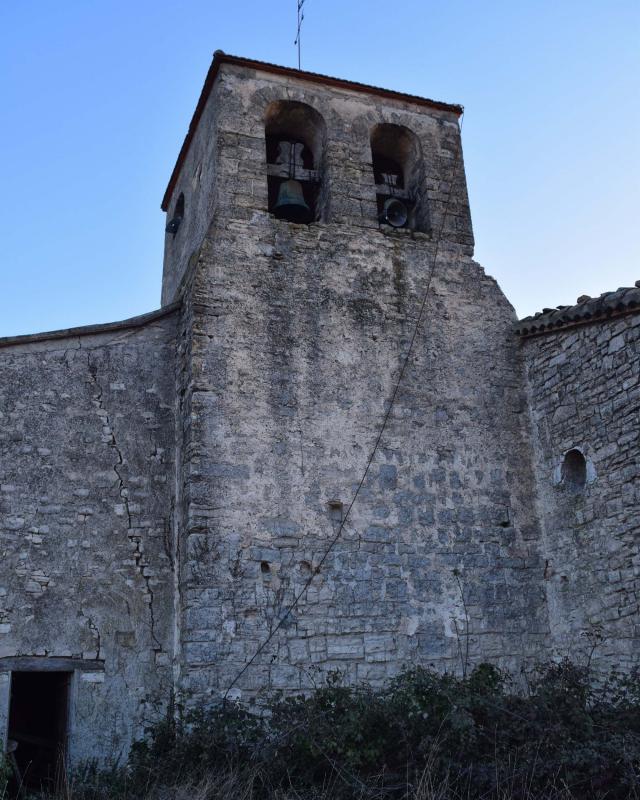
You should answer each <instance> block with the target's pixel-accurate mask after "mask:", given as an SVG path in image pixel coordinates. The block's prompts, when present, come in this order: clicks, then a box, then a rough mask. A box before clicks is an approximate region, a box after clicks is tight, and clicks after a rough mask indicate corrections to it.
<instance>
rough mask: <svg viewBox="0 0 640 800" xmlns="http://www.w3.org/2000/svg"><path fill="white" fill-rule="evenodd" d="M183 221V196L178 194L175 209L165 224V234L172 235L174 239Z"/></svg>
mask: <svg viewBox="0 0 640 800" xmlns="http://www.w3.org/2000/svg"><path fill="white" fill-rule="evenodd" d="M183 219H184V194H183V193H182V192H180V195H179V196H178V199H177V200H176V204H175V207H174V209H173V215H172V217H171V219H170V220H169V222H168V223H167V227H166V228H165V230H166V231H167V233H170V234H172V235H173V236H174V237H175V235H176V233H177V232H178V228H179V227H180V223H181V222H182V220H183Z"/></svg>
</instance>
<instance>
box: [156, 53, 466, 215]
mask: <svg viewBox="0 0 640 800" xmlns="http://www.w3.org/2000/svg"><path fill="white" fill-rule="evenodd" d="M222 64H233V65H235V66H240V67H246V68H247V69H255V70H259V71H260V72H269V73H271V74H273V75H287V76H289V77H295V78H300V79H302V80H305V81H307V82H309V83H320V84H323V85H325V86H333V87H335V88H339V89H348V90H350V91H354V92H362V93H364V94H374V95H378V96H379V97H385V98H388V99H394V100H402V101H404V102H409V103H414V104H416V105H422V106H427V107H428V108H434V109H437V110H438V111H447V112H449V113H452V114H455V115H456V116H458V117H459V116H461V115H462V113H463V111H464V109H463V107H462V106H460V105H457V104H453V103H443V102H440V101H438V100H430V99H429V98H427V97H419V96H417V95H412V94H405V93H403V92H396V91H393V90H391V89H381V88H380V87H378V86H368V85H367V84H364V83H357V82H355V81H348V80H344V79H342V78H332V77H330V76H328V75H320V74H319V73H316V72H305V71H304V70H298V69H293V68H292V67H282V66H279V65H277V64H269V63H268V62H265V61H256V60H254V59H250V58H241V57H240V56H231V55H227V54H226V53H223V52H222V50H216V52H215V53H214V54H213V61H212V62H211V66H210V67H209V71H208V72H207V77H206V78H205V82H204V86H203V87H202V92H201V93H200V97H199V98H198V103H197V105H196V108H195V111H194V112H193V116H192V118H191V122H190V123H189V129H188V131H187V135H186V136H185V138H184V142H183V143H182V147H181V148H180V152H179V154H178V159H177V161H176V164H175V166H174V168H173V171H172V173H171V177H170V178H169V183H168V185H167V188H166V191H165V193H164V197H163V198H162V204H161V206H160V207H161V208H162V210H163V211H167V209H168V208H169V202H170V201H171V195H172V194H173V190H174V188H175V185H176V183H177V181H178V176H179V174H180V170H181V169H182V165H183V163H184V161H185V159H186V157H187V153H188V152H189V146H190V145H191V140H192V139H193V137H194V135H195V132H196V129H197V127H198V123H199V121H200V117H201V116H202V113H203V111H204V107H205V105H206V103H207V100H208V98H209V94H210V92H211V89H212V87H213V84H214V83H215V79H216V77H217V75H218V72H219V70H220V67H221V66H222Z"/></svg>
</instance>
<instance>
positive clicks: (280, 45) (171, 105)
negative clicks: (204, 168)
mask: <svg viewBox="0 0 640 800" xmlns="http://www.w3.org/2000/svg"><path fill="white" fill-rule="evenodd" d="M295 7H296V0H272V1H271V2H265V0H245V2H240V0H237V2H235V3H229V2H228V0H227V1H226V2H220V1H219V0H207V2H204V0H183V2H179V3H177V2H175V0H172V2H168V0H153V1H152V0H128V2H124V1H123V0H82V1H80V0H57V1H56V2H54V1H53V0H21V2H20V3H9V2H4V3H2V4H0V98H1V102H2V107H3V108H2V111H3V124H2V125H1V126H0V139H1V140H2V141H1V144H2V148H1V152H2V159H1V160H0V185H1V186H2V192H1V195H0V220H1V221H2V244H1V246H0V336H2V335H13V334H21V333H30V332H35V331H42V330H52V329H55V328H62V327H70V326H75V325H84V324H91V323H96V322H108V321H112V320H116V319H123V318H125V317H128V316H133V315H135V314H139V313H143V312H145V311H149V310H151V309H153V308H156V307H158V305H159V297H160V278H161V270H162V246H163V240H164V234H163V222H164V217H163V215H162V213H161V211H160V200H161V198H162V194H163V192H164V189H165V186H166V183H167V181H168V178H169V175H170V173H171V169H172V167H173V164H174V162H175V158H176V156H177V153H178V150H179V148H180V145H181V143H182V140H183V138H184V135H185V133H186V130H187V126H188V123H189V120H190V118H191V114H192V112H193V109H194V107H195V103H196V101H197V98H198V95H199V93H200V89H201V87H202V83H203V81H204V77H205V74H206V71H207V68H208V66H209V63H210V61H211V55H212V52H213V51H214V50H215V49H217V48H221V49H223V50H225V51H226V52H229V53H233V54H237V55H244V56H248V57H253V58H258V59H262V60H266V61H273V62H276V63H281V64H286V65H290V66H294V65H295V63H296V51H295V48H294V46H293V40H294V38H295ZM305 9H306V19H305V23H304V29H303V53H302V58H303V63H302V66H303V68H305V69H310V70H313V71H317V72H323V73H326V74H330V75H337V76H339V77H344V78H349V79H352V80H357V81H362V82H364V83H371V84H374V85H378V86H385V87H388V88H392V89H398V90H401V91H406V92H411V93H414V94H420V95H426V96H428V97H432V98H436V99H439V100H445V101H449V102H459V103H462V104H463V105H464V106H465V109H466V114H465V120H464V127H463V139H464V151H465V161H466V169H467V177H468V182H469V192H470V198H471V208H472V215H473V221H474V228H475V235H476V257H477V259H478V260H479V261H480V262H481V263H482V264H483V265H484V267H485V269H486V270H487V272H488V273H489V274H491V275H493V276H494V277H496V278H497V279H498V281H499V282H500V284H501V286H502V288H503V289H504V291H505V293H506V294H507V296H508V297H509V299H510V300H511V302H512V303H513V304H514V306H515V307H516V310H517V311H518V313H519V315H520V316H523V315H525V314H528V313H532V312H534V311H536V310H539V309H540V308H542V307H543V306H555V305H558V304H560V303H563V304H567V303H572V302H574V301H575V298H576V297H577V296H578V295H580V294H583V293H586V294H592V295H593V294H598V293H600V292H603V291H607V290H610V289H615V288H617V287H618V286H623V285H631V284H633V282H634V281H635V280H636V279H638V278H640V266H639V264H638V262H639V258H638V256H639V253H640V245H639V241H640V225H639V224H638V220H639V218H640V189H639V186H640V100H639V97H640V92H639V89H640V78H639V76H640V47H639V45H640V3H638V2H637V0H607V2H605V0H602V1H601V2H594V1H593V0H581V1H580V2H578V0H555V2H550V1H549V0H537V1H535V0H519V2H513V0H512V1H511V2H506V1H505V2H502V1H498V0H496V1H492V0H486V1H485V2H479V0H460V2H456V0H450V2H447V3H435V2H430V1H429V2H427V1H426V0H404V2H402V3H398V4H396V5H395V6H393V5H392V4H390V3H389V2H388V0H368V1H367V2H364V0H352V1H351V2H344V0H343V2H337V0H306V5H305Z"/></svg>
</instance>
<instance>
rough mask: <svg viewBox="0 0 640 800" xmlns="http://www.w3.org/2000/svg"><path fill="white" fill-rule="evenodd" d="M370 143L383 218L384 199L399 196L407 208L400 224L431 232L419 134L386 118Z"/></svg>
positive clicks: (372, 134)
mask: <svg viewBox="0 0 640 800" xmlns="http://www.w3.org/2000/svg"><path fill="white" fill-rule="evenodd" d="M370 145H371V163H372V168H373V177H374V181H375V184H376V200H377V204H378V215H379V217H380V218H381V221H382V220H384V208H385V203H387V201H389V200H390V198H397V199H398V200H400V201H401V202H402V203H404V204H405V205H406V207H407V212H408V213H407V221H406V224H405V225H399V226H398V227H409V228H412V229H414V230H417V231H423V232H425V233H427V232H429V230H430V223H429V209H428V204H427V196H426V185H425V170H424V159H423V157H422V147H421V145H420V140H419V139H418V137H417V136H416V134H415V133H414V132H413V131H411V130H410V129H409V128H407V127H405V126H404V125H395V124H392V123H387V122H384V123H380V124H378V125H375V126H374V127H373V128H372V129H371V134H370Z"/></svg>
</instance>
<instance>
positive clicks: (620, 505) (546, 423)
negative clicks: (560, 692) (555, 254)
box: [522, 311, 640, 668]
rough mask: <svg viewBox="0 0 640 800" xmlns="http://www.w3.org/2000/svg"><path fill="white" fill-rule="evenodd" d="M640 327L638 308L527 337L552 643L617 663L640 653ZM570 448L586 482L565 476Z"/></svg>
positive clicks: (625, 663) (623, 663) (629, 662)
mask: <svg viewBox="0 0 640 800" xmlns="http://www.w3.org/2000/svg"><path fill="white" fill-rule="evenodd" d="M639 334H640V314H639V313H638V312H637V311H636V312H635V313H631V314H625V315H623V316H618V317H614V318H612V319H609V320H602V321H599V322H595V323H592V324H580V325H578V326H572V327H569V328H560V329H559V330H556V331H549V332H546V333H543V334H542V335H537V336H532V337H529V338H524V339H523V340H522V350H523V354H524V358H525V361H526V366H527V376H528V383H529V393H530V408H531V417H532V421H533V427H534V431H535V439H534V445H535V447H534V451H535V461H536V475H537V481H538V489H539V500H540V502H539V509H540V516H541V519H542V521H543V524H544V528H545V531H546V547H545V553H544V555H545V569H544V574H545V583H546V587H547V596H548V600H549V615H550V624H551V632H552V644H553V645H554V646H555V648H556V651H557V652H558V653H560V654H563V655H566V654H568V655H571V656H574V657H576V656H577V655H578V654H580V655H582V654H583V653H584V652H585V651H587V652H589V651H591V649H592V647H593V645H594V644H597V647H596V650H595V653H594V657H595V658H596V659H601V660H602V662H603V663H606V664H608V665H615V666H617V667H620V668H627V667H629V666H631V665H633V664H635V663H637V661H638V657H639V655H640V607H639V605H638V603H639V598H640V550H639V536H640V458H639V438H640V411H639V409H640V346H639V339H640V336H639ZM573 448H576V449H579V450H580V451H581V452H582V453H583V454H584V456H585V458H586V462H587V481H586V485H585V486H584V488H583V490H581V491H575V490H572V487H571V486H570V485H568V483H567V481H566V480H565V481H563V480H562V462H563V457H564V454H565V453H566V452H567V451H569V450H571V449H573ZM600 640H602V641H600Z"/></svg>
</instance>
